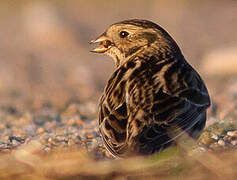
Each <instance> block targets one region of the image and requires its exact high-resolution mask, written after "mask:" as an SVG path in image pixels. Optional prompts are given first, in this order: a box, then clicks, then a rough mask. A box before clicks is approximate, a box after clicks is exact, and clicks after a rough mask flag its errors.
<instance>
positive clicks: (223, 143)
mask: <svg viewBox="0 0 237 180" xmlns="http://www.w3.org/2000/svg"><path fill="white" fill-rule="evenodd" d="M217 143H218V144H219V145H220V146H225V141H223V140H222V139H220V140H219V141H218V142H217Z"/></svg>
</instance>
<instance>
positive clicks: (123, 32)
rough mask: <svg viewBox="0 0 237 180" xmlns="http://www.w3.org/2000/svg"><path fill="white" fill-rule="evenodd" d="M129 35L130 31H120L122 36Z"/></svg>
mask: <svg viewBox="0 0 237 180" xmlns="http://www.w3.org/2000/svg"><path fill="white" fill-rule="evenodd" d="M128 35H129V33H128V32H127V31H121V32H120V33H119V36H120V37H121V38H125V37H127V36H128Z"/></svg>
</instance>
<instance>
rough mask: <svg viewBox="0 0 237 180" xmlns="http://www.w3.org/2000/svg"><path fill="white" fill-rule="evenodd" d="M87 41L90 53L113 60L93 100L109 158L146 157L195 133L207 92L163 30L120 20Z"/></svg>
mask: <svg viewBox="0 0 237 180" xmlns="http://www.w3.org/2000/svg"><path fill="white" fill-rule="evenodd" d="M91 43H92V44H96V45H98V46H97V47H95V48H94V49H93V50H91V52H94V53H100V54H106V55H109V56H111V57H112V59H113V60H114V63H115V71H114V73H113V74H112V75H111V77H110V78H109V80H108V82H107V85H106V86H105V88H104V91H103V94H102V96H101V98H100V101H99V132H100V134H101V136H102V139H103V142H104V144H105V147H106V149H107V150H108V151H109V152H110V153H111V154H112V155H113V156H114V157H118V158H125V157H130V156H146V155H152V154H155V153H159V152H161V151H163V150H165V149H166V148H168V147H170V146H172V145H174V144H175V143H177V140H178V139H179V138H180V137H182V136H184V135H188V136H189V137H190V138H192V139H194V140H197V139H198V138H199V137H200V134H201V132H202V130H203V129H204V127H205V124H206V114H207V108H208V107H209V106H210V103H211V102H210V96H209V94H208V90H207V87H206V85H205V83H204V81H203V80H202V78H201V77H200V75H199V74H198V72H197V71H196V70H194V68H193V67H192V66H191V65H190V64H189V63H188V62H187V61H186V59H185V57H184V56H183V54H182V52H181V50H180V48H179V46H178V45H177V43H176V42H175V40H174V39H173V38H172V37H171V36H170V35H169V33H168V32H167V31H166V30H164V29H163V28H162V27H161V26H160V25H158V24H156V23H153V22H152V21H149V20H143V19H129V20H123V21H120V22H117V23H114V24H112V25H111V26H109V27H108V28H107V30H106V31H105V32H104V33H103V34H102V35H100V36H99V37H98V38H96V39H95V40H92V41H91Z"/></svg>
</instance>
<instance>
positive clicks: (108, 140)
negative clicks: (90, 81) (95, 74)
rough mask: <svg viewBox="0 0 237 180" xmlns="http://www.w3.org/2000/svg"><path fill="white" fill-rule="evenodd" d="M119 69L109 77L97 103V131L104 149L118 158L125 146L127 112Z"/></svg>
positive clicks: (123, 70) (123, 71)
mask: <svg viewBox="0 0 237 180" xmlns="http://www.w3.org/2000/svg"><path fill="white" fill-rule="evenodd" d="M125 72H126V69H124V68H120V69H118V70H116V71H115V72H114V73H113V75H112V76H111V78H110V80H109V81H108V83H107V86H106V87H105V90H104V94H103V96H102V97H101V99H100V103H99V130H100V133H101V135H102V138H103V141H104V144H105V146H106V148H107V149H108V150H109V151H110V152H111V153H112V154H113V155H114V156H120V155H119V153H121V154H123V153H122V150H121V149H124V148H123V147H124V146H126V143H125V141H126V136H127V135H126V126H127V121H128V112H127V104H126V93H125V91H124V88H125V83H126V81H124V79H123V78H124V74H125Z"/></svg>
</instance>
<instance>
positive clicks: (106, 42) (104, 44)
mask: <svg viewBox="0 0 237 180" xmlns="http://www.w3.org/2000/svg"><path fill="white" fill-rule="evenodd" d="M96 43H99V44H100V46H98V47H97V48H95V49H93V50H91V52H94V53H104V52H106V51H107V50H108V49H110V48H111V47H112V46H113V43H112V40H111V39H109V38H108V37H107V36H105V35H104V34H102V35H101V36H99V37H98V38H96V39H95V40H92V41H91V42H90V44H96Z"/></svg>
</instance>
